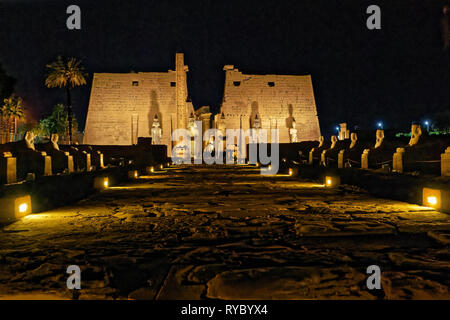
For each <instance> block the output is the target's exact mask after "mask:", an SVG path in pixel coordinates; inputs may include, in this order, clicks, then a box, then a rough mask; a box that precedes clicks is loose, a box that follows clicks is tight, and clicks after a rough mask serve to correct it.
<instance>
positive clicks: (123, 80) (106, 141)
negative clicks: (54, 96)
mask: <svg viewBox="0 0 450 320" xmlns="http://www.w3.org/2000/svg"><path fill="white" fill-rule="evenodd" d="M176 60H177V67H178V66H180V67H181V68H182V70H177V71H172V70H169V71H168V72H139V73H123V74H121V73H95V74H94V79H93V82H92V89H91V96H90V101H89V110H88V114H87V119H86V128H85V134H84V143H86V144H93V145H131V144H135V143H136V142H137V138H138V137H151V127H152V123H153V118H154V116H155V114H157V115H158V118H159V120H160V124H161V128H162V143H163V144H165V145H167V146H168V151H170V150H171V143H170V135H171V123H172V130H175V129H176V128H179V127H181V128H183V127H186V124H187V118H186V117H189V115H190V114H191V112H193V106H192V103H189V102H186V99H187V92H188V91H187V86H186V75H185V74H186V71H187V66H184V65H183V63H182V62H183V54H181V53H180V54H177V58H176ZM177 75H178V76H177ZM177 79H179V80H181V83H177ZM177 86H182V88H179V89H181V90H178V95H177ZM180 93H181V95H180ZM177 97H178V98H177ZM182 106H184V107H185V108H186V110H185V112H182V118H184V122H183V123H178V122H179V121H181V119H182V118H180V117H178V114H179V112H180V108H181V107H182ZM182 111H183V110H182Z"/></svg>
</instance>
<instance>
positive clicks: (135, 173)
mask: <svg viewBox="0 0 450 320" xmlns="http://www.w3.org/2000/svg"><path fill="white" fill-rule="evenodd" d="M128 178H129V179H137V178H139V172H138V171H137V170H132V171H128Z"/></svg>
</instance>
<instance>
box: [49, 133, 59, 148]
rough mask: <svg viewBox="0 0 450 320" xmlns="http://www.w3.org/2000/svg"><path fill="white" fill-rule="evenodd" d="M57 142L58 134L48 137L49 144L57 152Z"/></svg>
mask: <svg viewBox="0 0 450 320" xmlns="http://www.w3.org/2000/svg"><path fill="white" fill-rule="evenodd" d="M58 140H59V136H58V134H57V133H52V135H51V136H50V142H51V143H52V146H53V148H54V149H55V150H59V145H58Z"/></svg>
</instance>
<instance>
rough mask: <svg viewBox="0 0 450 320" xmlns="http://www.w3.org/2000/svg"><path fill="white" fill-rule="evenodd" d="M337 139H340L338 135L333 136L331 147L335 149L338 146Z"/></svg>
mask: <svg viewBox="0 0 450 320" xmlns="http://www.w3.org/2000/svg"><path fill="white" fill-rule="evenodd" d="M337 141H338V138H337V137H336V136H331V147H330V149H334V147H335V146H336V143H337Z"/></svg>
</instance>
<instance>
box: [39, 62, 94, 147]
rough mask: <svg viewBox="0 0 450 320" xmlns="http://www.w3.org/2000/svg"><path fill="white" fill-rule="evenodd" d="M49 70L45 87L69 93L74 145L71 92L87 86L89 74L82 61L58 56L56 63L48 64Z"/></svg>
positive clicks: (70, 139) (68, 109)
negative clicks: (63, 89)
mask: <svg viewBox="0 0 450 320" xmlns="http://www.w3.org/2000/svg"><path fill="white" fill-rule="evenodd" d="M46 67H47V68H48V69H49V73H48V75H47V78H46V79H45V85H46V86H47V87H48V88H56V87H58V88H66V93H67V118H68V121H69V144H72V119H73V113H72V99H71V95H70V93H71V92H70V91H71V90H72V89H73V88H75V87H78V86H82V85H85V84H86V78H85V77H87V74H86V73H84V68H83V67H82V66H81V61H79V60H77V59H75V58H68V59H66V58H64V59H63V58H62V57H61V56H58V57H57V59H56V61H54V62H52V63H50V64H47V65H46Z"/></svg>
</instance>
